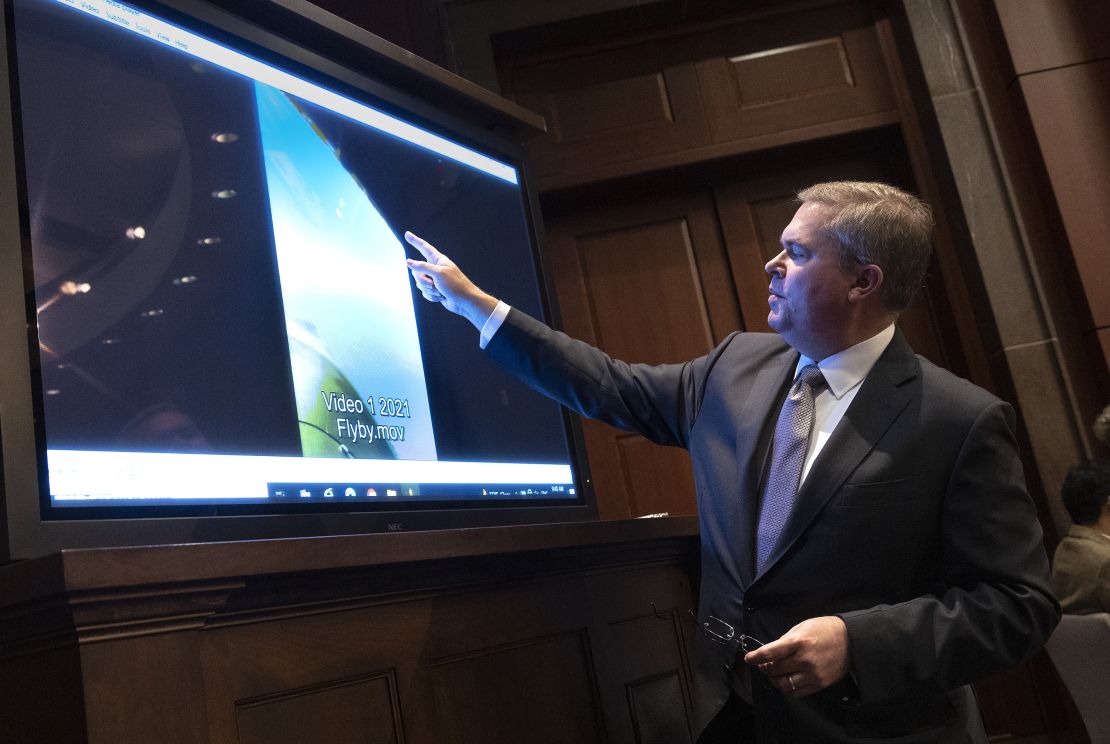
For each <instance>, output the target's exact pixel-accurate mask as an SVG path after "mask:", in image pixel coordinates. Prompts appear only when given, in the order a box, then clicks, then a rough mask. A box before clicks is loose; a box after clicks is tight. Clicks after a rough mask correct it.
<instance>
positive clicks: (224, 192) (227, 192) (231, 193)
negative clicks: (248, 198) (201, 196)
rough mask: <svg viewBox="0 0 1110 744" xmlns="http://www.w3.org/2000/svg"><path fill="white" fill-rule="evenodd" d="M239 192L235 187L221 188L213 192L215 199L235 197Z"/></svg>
mask: <svg viewBox="0 0 1110 744" xmlns="http://www.w3.org/2000/svg"><path fill="white" fill-rule="evenodd" d="M238 194H239V192H238V191H236V190H235V189H220V190H219V191H213V192H212V198H213V199H234V198H235V197H236V196H237V195H238Z"/></svg>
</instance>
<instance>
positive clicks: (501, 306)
mask: <svg viewBox="0 0 1110 744" xmlns="http://www.w3.org/2000/svg"><path fill="white" fill-rule="evenodd" d="M510 309H511V308H510V307H509V306H508V305H506V304H505V303H504V302H501V301H500V300H498V301H497V307H495V308H494V309H493V312H492V313H490V315H489V317H488V318H486V323H485V325H483V326H482V336H481V340H480V342H479V346H480V348H482V349H484V348H486V344H488V343H489V342H490V339H491V338H493V334H495V333H497V329H499V328H500V327H501V324H502V323H504V322H505V318H507V317H509V310H510Z"/></svg>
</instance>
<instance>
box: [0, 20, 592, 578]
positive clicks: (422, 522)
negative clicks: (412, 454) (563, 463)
mask: <svg viewBox="0 0 1110 744" xmlns="http://www.w3.org/2000/svg"><path fill="white" fill-rule="evenodd" d="M129 4H130V5H133V6H135V7H137V8H140V9H142V10H145V11H148V12H151V13H153V14H156V15H160V16H161V17H163V18H165V19H166V20H168V21H171V22H174V23H177V24H179V25H182V26H184V27H186V28H189V29H190V30H194V31H197V32H199V33H202V34H203V35H205V36H208V37H209V38H212V39H213V40H215V41H218V42H221V43H225V44H228V45H230V46H232V47H233V48H236V49H239V50H241V51H244V52H246V53H248V54H250V55H252V56H255V57H258V58H260V59H262V60H264V61H267V62H271V63H275V64H278V65H279V66H281V67H283V68H285V69H287V70H289V71H290V72H294V73H295V74H297V75H300V76H303V77H305V78H307V79H309V80H312V81H314V82H317V83H320V84H324V85H326V86H328V87H330V88H332V89H334V90H337V91H338V92H340V93H344V94H347V95H351V96H353V97H356V98H362V99H369V101H372V102H373V105H375V106H376V107H379V108H383V109H384V110H386V111H388V112H389V113H394V114H398V115H401V116H402V117H403V118H405V119H407V120H409V121H411V122H413V123H415V124H417V125H419V126H422V127H425V128H427V129H429V130H432V131H435V132H439V133H442V134H444V135H446V136H448V137H449V138H451V139H453V140H456V141H459V142H461V143H463V144H467V145H470V146H473V147H475V148H476V149H479V150H481V151H484V152H487V153H489V154H491V155H494V156H495V157H497V158H498V159H501V160H503V161H505V162H507V163H509V164H510V165H512V166H514V167H516V168H517V172H518V173H519V174H520V186H521V190H522V194H523V200H524V210H525V222H526V225H527V229H528V232H529V235H530V237H531V246H530V247H531V255H530V256H529V258H530V260H531V262H532V266H533V267H534V268H535V270H536V271H537V272H538V275H539V276H538V282H539V287H540V302H541V305H542V308H543V311H544V314H545V316H546V318H545V319H546V320H548V321H549V322H552V323H557V322H558V309H557V307H556V303H555V294H554V290H553V286H552V284H551V279H550V277H551V271H550V267H549V266H548V261H547V257H546V254H545V253H544V252H543V251H542V250H540V246H541V245H542V241H543V234H542V223H541V220H540V218H539V214H540V210H539V203H538V198H537V193H536V189H535V187H534V183H533V181H532V178H531V174H530V169H529V167H528V163H527V158H526V156H525V150H524V148H523V147H522V146H521V144H520V142H519V140H520V139H521V138H522V137H523V136H527V135H531V134H535V133H537V131H541V130H542V126H543V123H542V120H540V119H538V117H535V116H534V115H532V114H530V113H529V112H526V111H524V110H523V109H519V108H518V107H516V106H515V105H514V104H511V103H509V102H507V101H504V100H503V99H500V98H497V97H496V96H493V94H490V93H488V92H487V91H483V90H481V89H478V88H477V87H476V86H473V85H472V84H470V83H467V82H466V81H463V80H461V79H458V78H454V76H452V75H451V74H450V73H447V72H446V71H443V70H440V69H439V68H436V67H434V66H433V65H431V64H430V63H427V62H425V61H423V60H420V59H418V58H415V57H413V56H412V55H411V54H409V53H407V52H404V51H403V50H400V49H399V48H396V47H393V45H391V44H389V43H388V42H384V41H383V40H381V39H379V38H377V37H375V36H373V35H371V34H369V33H368V32H366V31H364V30H362V29H358V28H357V27H354V26H352V25H350V24H347V23H345V22H343V21H341V20H339V19H338V18H336V17H334V16H331V15H330V14H328V13H326V12H325V11H323V10H321V9H319V8H316V7H315V6H311V5H309V4H307V3H303V2H292V1H288V0H246V1H245V2H243V3H241V4H237V6H236V7H237V12H236V13H235V14H233V13H231V12H229V11H228V10H226V9H223V8H220V7H219V6H217V5H215V4H213V3H209V2H204V1H203V0H165V2H150V1H149V0H138V1H136V2H130V3H129ZM0 12H2V13H3V16H2V19H0V20H2V22H3V29H4V33H3V35H2V38H0V174H2V175H0V345H2V346H3V348H4V349H5V353H4V354H3V355H0V356H2V357H3V361H0V455H2V459H0V466H2V488H3V491H2V492H0V507H2V508H0V521H2V523H3V525H2V526H3V529H2V530H0V562H2V561H5V560H14V559H22V558H30V557H35V556H39V555H45V554H48V553H52V552H56V551H58V550H63V549H74V548H89V547H108V546H123V545H152V544H168V543H180V542H209V541H223V540H242V539H265V538H283V537H301V536H314V535H332V534H357V533H367V532H384V531H411V530H424V529H448V528H465V527H475V526H492V525H512V524H530V523H541V522H544V523H546V522H565V521H580V520H590V519H596V517H597V510H596V503H595V496H594V492H593V484H592V480H591V478H590V476H589V471H588V466H587V463H586V460H585V457H584V452H585V448H584V444H583V439H582V433H581V429H580V426H579V424H578V421H577V418H576V417H574V416H572V415H570V414H569V413H567V412H566V411H565V410H564V411H562V416H563V426H564V429H565V431H566V439H567V442H568V448H569V454H570V457H571V467H572V470H573V472H574V474H575V485H576V489H577V494H578V499H577V500H576V501H575V502H574V503H564V502H553V501H524V500H521V501H498V502H495V503H494V504H493V505H492V506H487V505H485V504H483V503H478V502H465V503H458V504H444V503H441V502H436V503H434V504H429V503H419V502H418V503H415V504H411V505H405V506H403V507H397V508H389V509H383V508H379V509H377V510H374V511H351V510H350V509H348V508H344V507H338V506H331V505H328V504H320V503H314V504H292V505H289V506H287V507H283V508H281V509H278V510H276V511H277V513H269V514H259V513H257V512H258V509H257V508H255V507H250V506H246V507H244V506H238V505H230V506H219V507H216V506H202V505H190V506H183V507H164V508H160V509H158V511H157V513H156V515H152V513H151V512H150V511H149V507H135V508H130V507H122V508H120V507H115V508H113V507H94V508H88V509H86V508H74V507H65V511H66V512H67V514H66V515H65V517H66V518H65V519H57V518H55V519H44V518H43V514H44V511H43V510H44V501H43V500H44V499H45V500H46V502H45V503H46V504H48V503H49V494H48V493H47V488H46V487H45V483H46V482H47V480H46V477H47V474H46V458H45V438H44V434H43V431H42V427H41V426H40V425H39V422H41V421H42V418H43V404H42V401H43V397H42V392H43V391H42V385H41V383H40V377H39V374H38V368H37V365H38V364H39V361H38V357H39V355H38V347H37V338H36V334H35V323H34V319H35V317H36V315H35V312H36V310H35V299H34V281H33V278H32V276H31V268H30V234H29V228H28V224H29V223H28V208H27V202H26V191H25V186H24V184H25V180H24V178H23V174H22V173H21V172H20V168H21V167H22V165H21V156H20V152H21V151H20V144H21V143H20V132H19V124H18V122H19V112H18V96H17V91H16V86H15V79H14V71H13V69H12V67H13V58H14V51H13V44H12V33H13V30H12V23H11V19H12V5H11V1H10V0H6V2H5V3H4V4H3V6H2V10H0ZM387 81H388V82H387ZM451 320H457V319H450V318H448V317H447V316H446V314H445V317H444V322H451ZM475 335H476V334H475ZM475 343H476V341H475ZM55 511H58V509H57V508H55ZM271 511H274V510H272V509H271Z"/></svg>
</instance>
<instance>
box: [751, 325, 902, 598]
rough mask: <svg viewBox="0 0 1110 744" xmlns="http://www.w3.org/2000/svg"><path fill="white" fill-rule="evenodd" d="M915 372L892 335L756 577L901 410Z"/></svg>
mask: <svg viewBox="0 0 1110 744" xmlns="http://www.w3.org/2000/svg"><path fill="white" fill-rule="evenodd" d="M917 369H918V365H917V359H916V357H915V356H914V354H913V350H912V349H910V347H909V345H908V344H907V343H906V340H905V338H904V337H903V336H902V333H901V331H897V332H896V333H895V335H894V338H893V340H891V342H890V345H889V346H888V347H887V348H886V350H885V351H884V352H883V355H882V356H881V357H879V361H877V362H876V363H875V367H874V368H873V369H872V370H871V373H870V374H868V376H867V377H866V378H865V379H864V381H863V383H862V387H861V388H860V390H859V393H857V394H856V397H855V399H854V400H853V401H852V404H851V405H850V406H849V407H848V410H847V411H846V412H845V414H844V418H842V419H841V420H840V423H839V424H837V426H836V429H835V430H834V431H833V434H832V436H831V437H830V438H829V441H828V442H826V443H825V446H824V447H823V448H822V450H821V454H819V455H818V456H817V459H816V460H815V461H814V463H813V467H812V468H810V471H809V475H807V476H806V479H805V482H804V483H803V484H802V487H801V489H799V491H798V497H797V499H796V500H795V502H794V509H793V511H792V512H791V514H790V519H789V521H788V522H787V523H786V526H785V527H784V528H783V532H782V535H781V537H780V539H779V542H778V544H777V545H776V547H775V550H774V552H773V553H772V554H771V557H770V558H769V559H768V561H767V565H766V566H765V567H764V571H763V572H762V573H761V574H760V576H762V575H763V573H766V572H767V570H768V569H770V568H771V567H772V566H774V565H775V562H776V561H778V559H779V558H781V557H782V556H783V555H784V554H785V553H786V551H788V550H789V549H790V547H791V546H792V545H793V544H794V542H795V541H796V540H797V539H798V538H799V537H800V536H801V535H802V533H803V532H805V530H806V528H807V527H808V526H809V524H810V522H812V521H813V519H814V518H815V517H816V516H817V514H818V513H820V511H821V509H823V508H824V507H825V504H826V503H828V501H829V499H830V498H832V496H833V494H835V493H836V492H837V491H838V490H839V489H840V487H841V486H842V485H843V484H844V481H845V480H846V479H847V478H848V476H849V475H851V474H852V471H853V470H855V469H856V468H857V467H858V466H859V464H860V463H861V462H862V461H863V459H864V458H865V457H867V455H868V453H870V452H871V450H872V449H873V448H874V447H875V444H876V443H877V442H878V441H879V439H880V438H882V436H883V434H884V433H885V432H886V430H887V429H889V428H890V425H891V424H892V423H894V420H895V419H896V418H897V417H898V415H899V414H900V413H901V412H902V411H903V410H904V409H905V407H906V405H907V404H908V403H909V402H910V399H911V398H912V395H913V393H912V392H911V388H910V387H909V386H904V385H903V383H905V382H906V381H908V380H910V379H912V378H913V377H915V376H916V375H917ZM755 578H757V579H758V578H759V577H758V576H757V577H755Z"/></svg>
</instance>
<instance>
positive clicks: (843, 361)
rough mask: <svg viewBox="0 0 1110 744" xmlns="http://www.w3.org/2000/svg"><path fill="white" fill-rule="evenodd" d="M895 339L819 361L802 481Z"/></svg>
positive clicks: (887, 336)
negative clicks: (821, 382) (819, 380)
mask: <svg viewBox="0 0 1110 744" xmlns="http://www.w3.org/2000/svg"><path fill="white" fill-rule="evenodd" d="M508 315H509V306H508V305H506V304H505V303H504V302H500V301H498V303H497V307H496V308H494V310H493V312H492V313H490V316H489V318H488V319H487V320H486V322H485V324H484V325H483V326H482V331H481V346H482V348H483V349H484V348H486V344H488V343H489V342H490V339H491V338H493V335H494V334H495V333H497V330H498V329H499V328H500V327H501V324H502V323H504V322H505V318H506V317H508ZM893 338H894V325H893V324H891V325H889V326H887V327H886V328H884V329H883V330H881V331H879V332H878V333H877V334H875V335H874V336H872V337H871V338H869V339H867V340H866V341H861V342H860V343H858V344H856V345H855V346H850V347H848V348H847V349H845V350H844V351H840V352H837V353H836V354H833V355H832V356H830V357H826V358H824V359H822V360H821V361H820V362H818V363H817V367H818V368H819V369H820V370H821V373H822V374H823V375H824V376H825V382H826V383H827V385H826V386H825V387H824V388H822V389H821V392H820V393H819V394H818V395H817V397H816V398H815V399H814V401H813V403H814V412H813V433H812V434H810V437H809V447H808V449H807V450H806V460H805V464H804V465H803V466H802V481H805V479H806V476H807V475H809V469H810V466H812V465H813V461H814V460H816V459H817V455H819V454H820V453H821V448H822V447H824V446H825V443H826V442H827V441H829V437H831V436H832V433H833V430H835V429H836V425H837V424H839V423H840V420H841V419H842V418H844V412H845V411H847V410H848V406H850V405H851V404H852V401H853V400H854V399H855V397H856V393H858V392H859V389H860V385H861V383H863V378H865V377H867V374H868V373H869V372H870V371H871V368H872V367H874V366H875V362H877V361H879V357H880V356H882V354H883V352H884V351H886V347H887V346H889V345H890V342H891V340H892V339H893ZM813 363H814V362H813V360H812V359H809V358H808V357H805V356H803V357H802V358H801V359H799V360H798V366H797V367H796V368H795V369H794V376H795V377H797V376H798V372H800V371H801V370H802V367H805V366H807V365H810V364H813Z"/></svg>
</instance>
